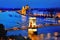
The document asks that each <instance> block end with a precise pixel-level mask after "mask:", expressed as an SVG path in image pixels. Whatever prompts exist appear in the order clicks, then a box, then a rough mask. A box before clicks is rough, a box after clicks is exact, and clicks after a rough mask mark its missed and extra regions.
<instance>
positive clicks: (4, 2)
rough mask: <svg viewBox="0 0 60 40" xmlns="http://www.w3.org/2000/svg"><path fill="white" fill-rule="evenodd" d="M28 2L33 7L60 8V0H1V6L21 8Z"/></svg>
mask: <svg viewBox="0 0 60 40" xmlns="http://www.w3.org/2000/svg"><path fill="white" fill-rule="evenodd" d="M26 4H28V5H29V6H30V7H31V8H60V0H0V8H21V7H22V6H24V5H26Z"/></svg>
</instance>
